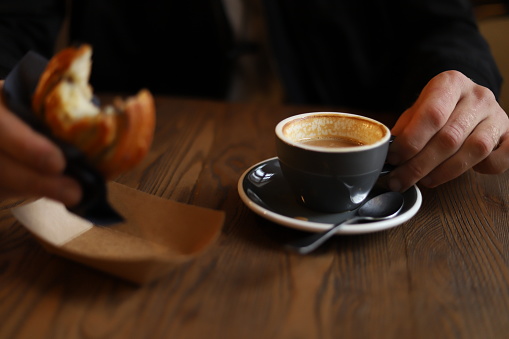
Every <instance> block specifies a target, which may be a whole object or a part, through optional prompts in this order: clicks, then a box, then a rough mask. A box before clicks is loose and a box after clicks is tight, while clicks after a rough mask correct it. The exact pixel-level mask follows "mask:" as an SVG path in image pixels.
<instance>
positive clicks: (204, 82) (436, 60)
mask: <svg viewBox="0 0 509 339" xmlns="http://www.w3.org/2000/svg"><path fill="white" fill-rule="evenodd" d="M71 3H72V5H71V9H70V11H71V26H70V28H71V30H70V39H71V41H73V42H76V43H79V42H87V43H90V44H92V45H93V47H94V56H93V62H94V66H93V71H92V79H91V83H92V85H93V86H94V88H95V89H96V91H102V92H105V91H115V92H119V91H120V92H132V91H136V90H137V89H139V88H140V87H148V88H149V89H151V90H152V91H153V92H155V93H166V94H173V95H187V96H195V97H196V96H199V97H209V98H223V97H224V96H225V95H226V92H227V89H228V83H229V79H230V71H231V64H232V61H233V58H234V57H235V55H236V54H235V42H234V39H233V38H232V31H231V29H230V27H229V25H228V21H227V19H226V17H225V15H224V11H223V10H222V8H221V1H220V0H186V1H170V0H167V1H156V0H144V1H141V2H136V4H135V5H134V4H133V3H132V2H128V1H123V0H74V1H71ZM65 4H66V2H65V1H64V0H8V1H7V0H4V1H2V4H0V76H5V74H6V73H7V72H8V71H9V69H10V68H11V67H12V66H13V65H14V64H15V62H16V61H17V60H18V59H19V58H21V57H22V56H23V55H24V53H26V51H27V50H30V49H33V50H36V51H38V52H40V53H42V54H43V55H45V56H47V57H50V56H51V54H52V53H53V43H54V41H55V36H56V34H57V32H58V30H59V27H60V23H61V22H62V20H63V18H64V15H65V11H66V7H65ZM264 5H265V9H266V18H267V24H268V27H269V32H270V41H271V44H272V51H273V54H274V57H275V60H276V64H277V70H278V72H279V75H280V78H281V81H282V83H283V85H284V88H285V93H286V96H287V99H288V102H291V103H305V104H326V105H342V106H350V107H358V108H369V109H382V110H388V109H390V110H398V113H399V111H401V110H402V109H404V108H405V107H407V106H408V105H410V104H411V103H412V102H413V101H414V100H415V99H416V97H417V95H418V94H419V92H420V90H421V89H422V87H423V86H424V85H425V84H426V83H427V82H428V81H429V80H430V79H431V78H432V77H433V76H435V75H436V74H438V73H440V72H442V71H445V70H451V69H454V70H459V71H461V72H463V73H464V74H465V75H467V76H468V77H470V78H471V79H473V80H474V81H475V82H477V83H479V84H481V85H483V86H486V87H488V88H490V89H491V90H492V91H493V92H494V93H495V94H496V95H498V93H499V89H500V86H501V76H500V74H499V72H498V69H497V67H496V65H495V62H494V60H493V57H492V56H491V54H490V50H489V47H488V45H487V44H486V42H485V41H484V40H483V39H482V37H481V35H480V34H479V32H478V30H477V27H476V23H475V20H474V18H473V16H472V13H471V9H470V3H469V1H468V0H405V1H394V0H385V1H384V0H356V1H339V0H313V1H310V0H265V1H264Z"/></svg>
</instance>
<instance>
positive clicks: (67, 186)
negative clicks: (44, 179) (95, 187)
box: [60, 179, 81, 206]
mask: <svg viewBox="0 0 509 339" xmlns="http://www.w3.org/2000/svg"><path fill="white" fill-rule="evenodd" d="M60 200H61V201H62V202H63V203H64V204H65V205H67V206H75V205H77V204H78V203H79V202H80V201H81V187H80V185H79V184H78V183H77V182H76V181H74V180H72V179H66V181H65V182H64V184H63V185H62V187H61V190H60Z"/></svg>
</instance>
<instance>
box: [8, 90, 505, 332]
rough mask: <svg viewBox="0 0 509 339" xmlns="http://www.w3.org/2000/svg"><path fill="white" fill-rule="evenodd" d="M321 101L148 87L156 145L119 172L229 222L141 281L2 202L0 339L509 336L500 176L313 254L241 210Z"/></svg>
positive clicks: (427, 196) (461, 186)
mask: <svg viewBox="0 0 509 339" xmlns="http://www.w3.org/2000/svg"><path fill="white" fill-rule="evenodd" d="M324 109H325V108H320V107H318V108H317V107H298V106H267V105H263V104H235V103H222V102H213V101H198V100H186V99H176V98H166V97H159V98H157V110H158V122H157V130H156V135H155V143H154V146H153V148H152V150H151V152H150V154H149V155H148V156H147V158H146V159H145V160H144V162H143V163H142V164H141V165H140V166H138V167H137V168H136V169H134V170H133V171H131V172H129V173H126V174H124V175H122V176H120V177H118V178H117V179H116V181H117V182H119V183H122V184H126V185H128V186H130V187H133V188H136V189H139V190H141V191H144V192H147V193H150V194H153V195H156V196H159V197H163V198H165V199H171V200H175V201H179V202H184V203H188V204H193V205H197V206H202V207H207V208H212V209H218V210H223V211H225V212H226V221H225V224H224V228H223V231H222V234H221V236H220V238H219V240H218V242H217V243H215V244H214V245H213V246H212V248H211V249H210V250H209V251H208V252H206V253H205V254H203V255H201V256H199V257H197V258H196V259H195V260H192V261H190V262H187V263H185V264H182V265H181V266H178V267H176V268H175V269H174V270H173V271H171V273H170V274H168V275H167V276H164V277H163V278H161V279H159V280H157V281H155V282H153V283H151V284H148V285H143V286H135V285H133V284H130V283H127V282H125V281H123V280H120V279H118V278H114V277H112V276H109V275H107V274H104V273H100V272H98V271H96V270H93V269H91V268H88V267H86V266H83V265H80V264H77V263H74V262H72V261H69V260H66V259H62V258H60V257H58V256H54V255H51V254H49V253H47V252H46V251H45V250H44V249H43V248H42V247H41V246H40V245H39V243H38V242H36V241H35V240H34V239H33V237H32V236H31V235H30V234H29V233H28V232H27V231H26V230H25V229H24V228H23V227H22V226H21V225H20V224H18V223H17V222H16V221H15V219H14V218H13V217H12V216H11V213H10V208H12V207H13V206H15V205H16V204H17V203H18V202H17V201H15V200H7V201H2V202H0V338H1V339H16V338H47V339H58V338H65V339H69V338H111V339H116V338H119V339H127V338H147V339H148V338H226V339H228V338H235V339H240V338H243V339H249V338H257V339H259V338H264V339H267V338H285V339H286V338H288V339H290V338H291V339H293V338H295V339H297V338H303V339H307V338H359V339H365V338H412V339H414V338H416V339H421V338H422V339H428V338H507V337H508V335H509V317H508V314H509V269H508V264H509V239H508V234H509V229H508V227H509V220H508V219H509V212H508V196H509V194H508V193H509V189H508V179H509V174H504V175H499V176H483V175H479V174H477V173H474V172H468V173H466V174H465V175H463V176H461V177H460V178H458V179H457V180H454V181H452V182H450V183H447V184H445V185H443V186H441V187H439V188H436V189H433V190H428V189H422V193H423V204H422V207H421V209H420V211H419V212H418V213H417V215H416V216H415V217H414V218H412V219H411V220H409V221H408V222H406V223H404V224H403V225H401V226H399V227H396V228H393V229H390V230H387V231H383V232H379V233H373V234H366V235H354V236H341V237H339V236H338V237H335V238H334V239H332V240H331V241H329V242H328V243H327V244H326V245H325V246H323V247H322V248H320V249H319V250H318V251H317V252H315V253H313V254H311V255H307V256H301V255H297V254H294V253H290V252H287V251H285V250H284V249H283V248H282V246H281V245H282V241H284V239H287V238H288V237H291V236H294V235H295V232H297V231H294V230H291V229H287V228H284V227H281V226H278V225H276V224H273V223H271V222H269V221H266V220H264V219H262V218H260V217H258V216H256V215H255V214H254V213H253V212H251V211H250V210H249V209H248V208H247V207H246V206H244V204H243V203H242V202H241V200H240V198H239V195H238V192H237V181H238V179H239V177H240V176H241V174H242V173H243V172H244V171H245V170H246V169H247V168H248V167H250V166H251V165H253V164H255V163H257V162H259V161H262V160H264V159H267V158H270V157H273V156H275V145H274V132H273V131H274V127H275V125H276V123H277V122H278V121H279V120H281V119H283V118H285V117H287V116H290V115H293V114H297V113H302V112H307V111H316V110H324ZM328 109H330V108H328ZM367 115H369V114H367ZM370 116H372V117H374V118H378V119H380V120H381V121H383V122H385V123H387V124H388V125H390V124H392V123H393V122H394V117H391V116H390V115H385V114H372V115H370ZM190 231H192V230H190Z"/></svg>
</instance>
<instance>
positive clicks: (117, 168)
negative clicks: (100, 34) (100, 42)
mask: <svg viewBox="0 0 509 339" xmlns="http://www.w3.org/2000/svg"><path fill="white" fill-rule="evenodd" d="M91 67H92V48H91V46H90V45H81V46H79V47H69V48H66V49H64V50H62V51H61V52H59V53H57V54H56V55H55V56H54V57H53V58H51V60H50V61H49V62H48V64H47V66H46V69H45V70H44V72H43V73H42V75H41V77H40V79H39V82H38V85H37V87H36V90H35V92H34V96H33V99H32V107H33V110H34V112H35V114H36V115H38V116H39V118H40V119H42V120H43V121H44V122H45V124H46V125H47V126H48V127H49V129H50V130H51V132H52V134H53V135H54V136H55V137H56V138H59V139H60V140H62V141H65V142H68V143H70V144H72V145H74V146H75V147H77V148H79V149H80V150H81V151H82V152H83V153H84V154H85V155H86V156H87V158H88V160H89V162H90V163H91V164H92V165H93V166H94V167H95V168H97V169H98V170H99V171H100V172H101V173H102V174H103V175H104V176H105V177H106V178H113V177H115V176H117V175H118V174H120V173H122V172H125V171H127V170H128V169H130V168H132V167H134V166H135V165H137V164H138V163H139V162H140V161H141V160H142V159H143V157H144V156H145V155H146V154H147V152H148V150H149V148H150V145H151V144H152V139H153V135H154V128H155V104H154V99H153V97H152V94H151V93H150V92H149V91H148V90H146V89H142V90H140V91H139V92H138V94H136V95H135V96H132V97H129V98H127V99H125V100H123V99H121V98H116V99H115V101H114V102H113V104H112V105H108V106H104V107H99V106H97V105H96V104H94V103H93V90H92V88H91V86H90V85H89V83H88V81H89V77H90V71H91Z"/></svg>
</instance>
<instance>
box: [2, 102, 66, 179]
mask: <svg viewBox="0 0 509 339" xmlns="http://www.w3.org/2000/svg"><path fill="white" fill-rule="evenodd" d="M0 152H2V153H5V154H6V155H8V156H9V157H10V158H12V159H15V160H16V161H18V162H19V163H22V164H24V165H26V166H28V167H33V168H34V169H37V170H39V171H41V172H42V173H46V174H56V173H60V172H62V171H63V170H64V167H65V158H64V156H63V154H62V152H61V151H60V149H59V148H58V147H57V146H56V145H54V144H53V143H51V142H50V141H49V140H48V139H47V138H45V137H43V136H42V135H40V134H38V133H36V132H35V131H33V130H32V129H31V128H30V127H29V126H27V125H26V124H25V123H23V122H22V121H21V120H20V119H19V118H18V117H16V116H15V115H14V114H12V113H10V112H9V111H7V109H6V108H5V107H4V106H1V105H0Z"/></svg>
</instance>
